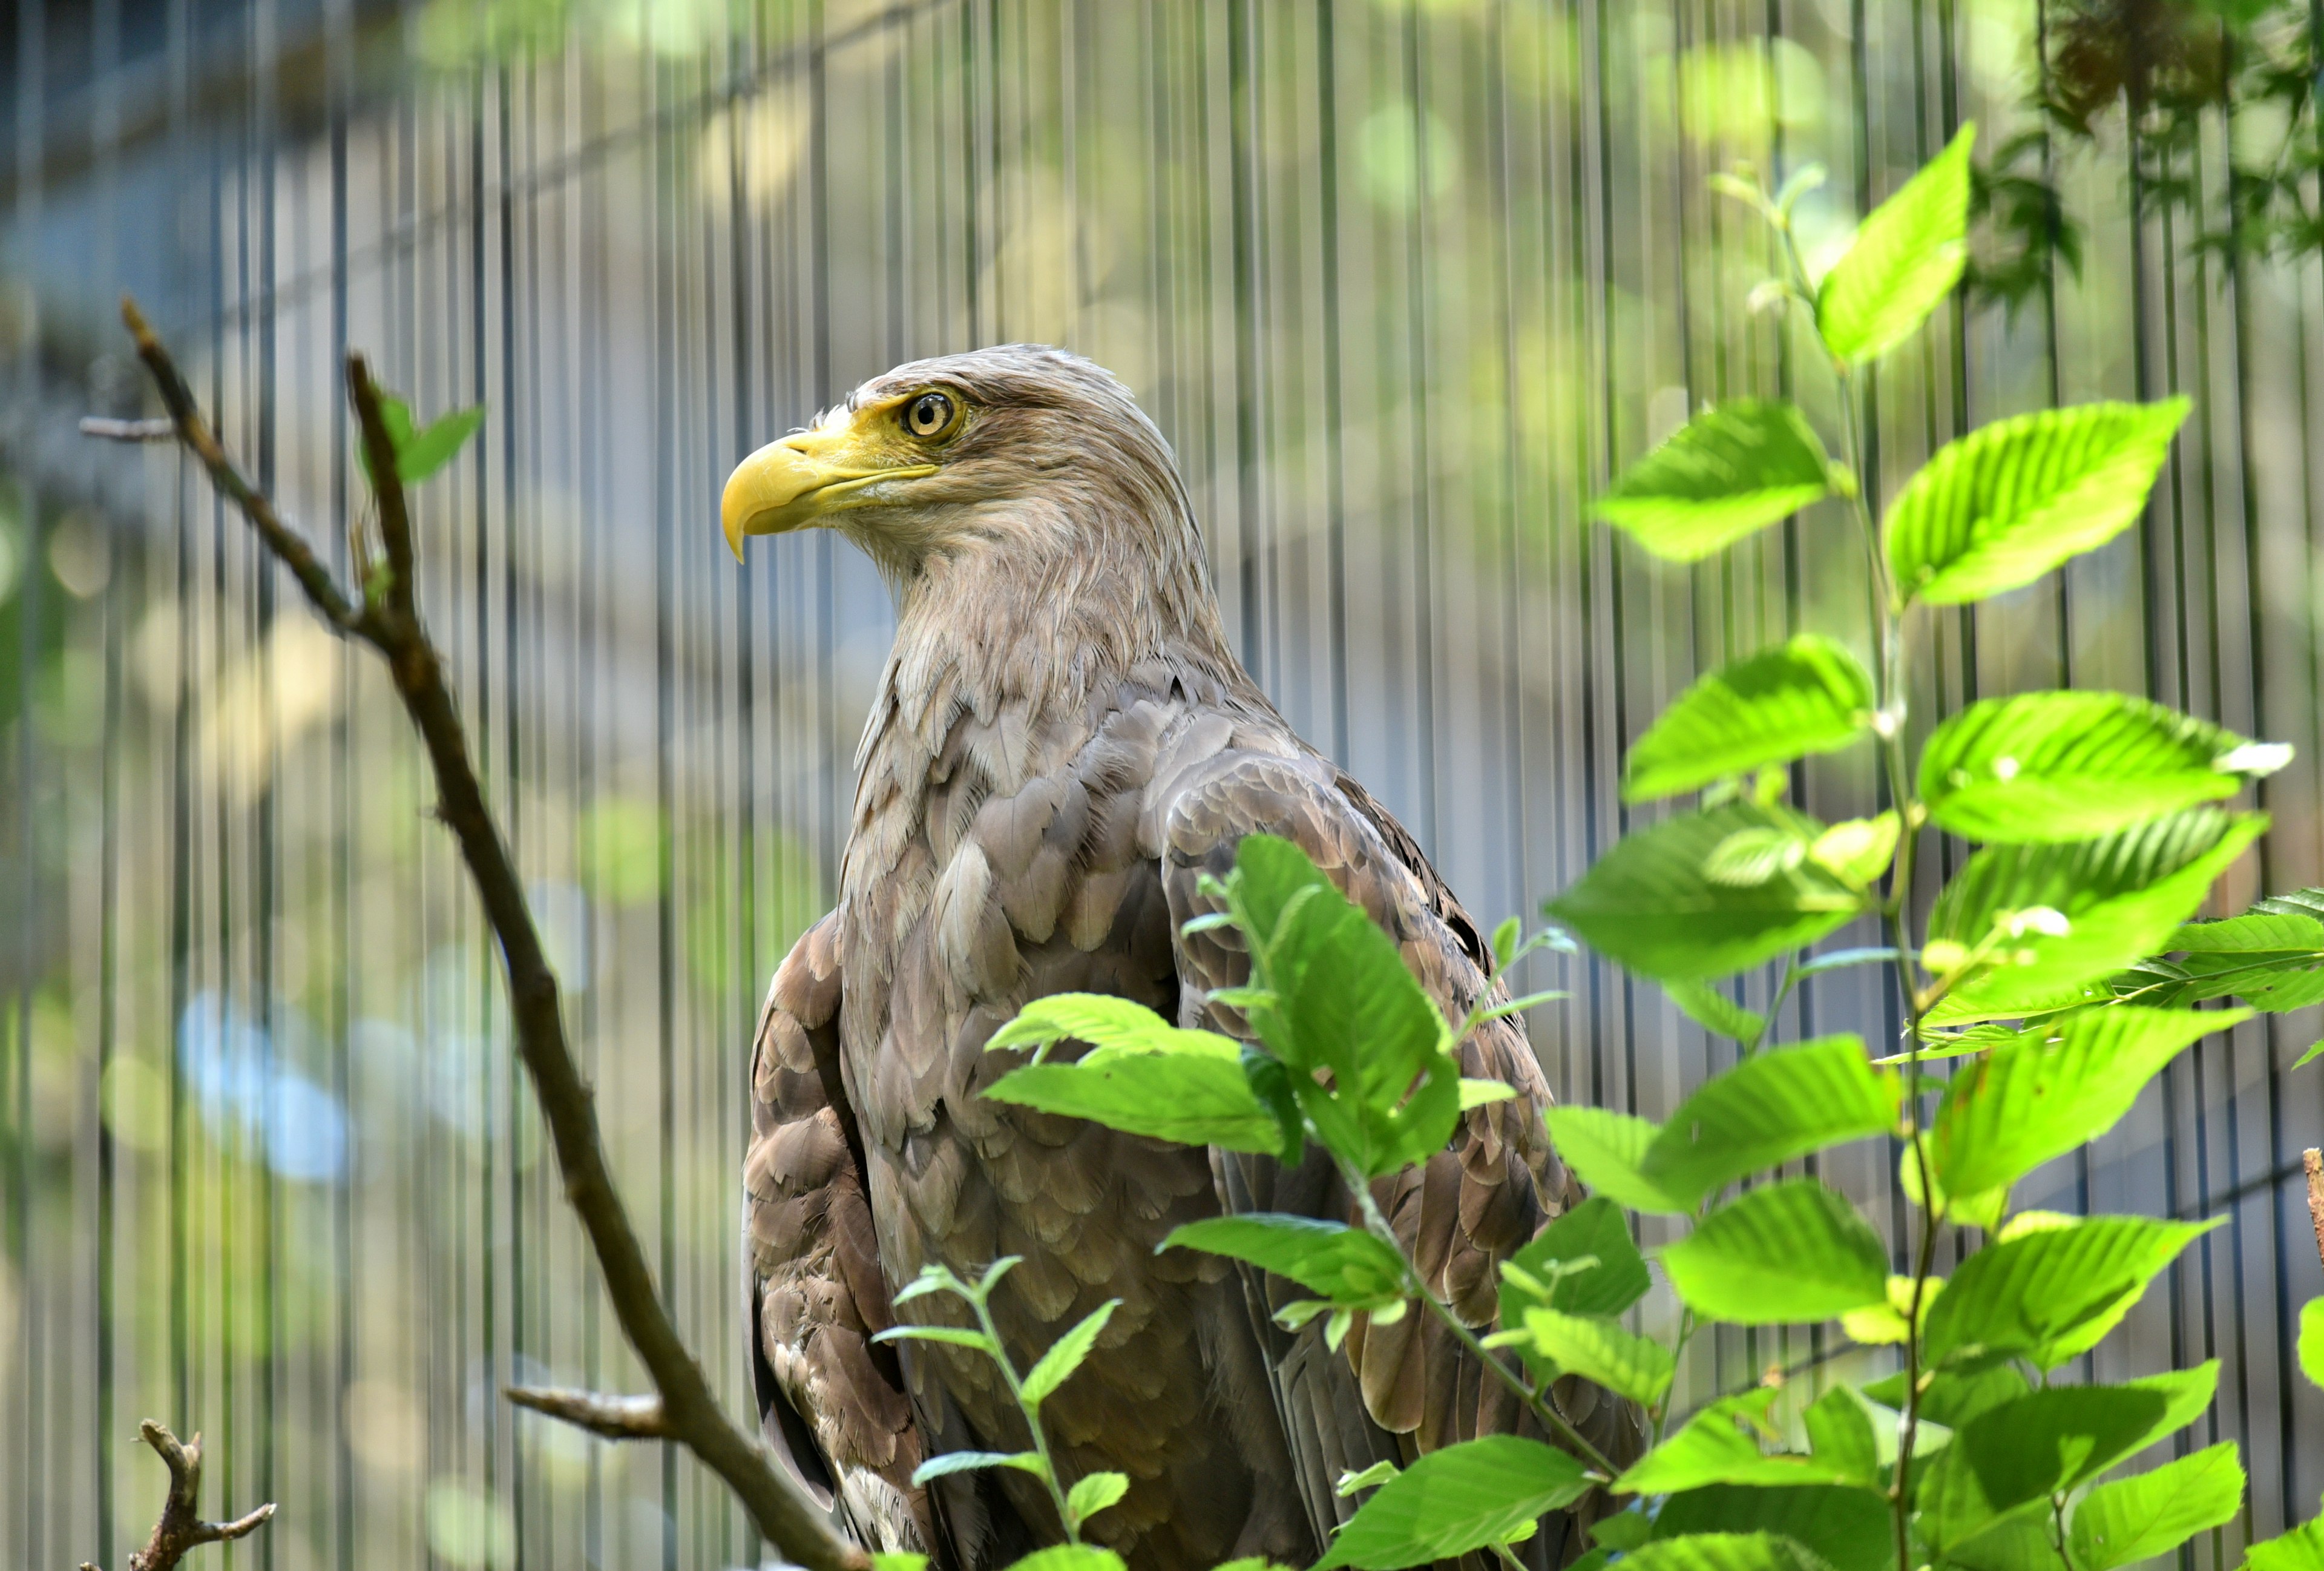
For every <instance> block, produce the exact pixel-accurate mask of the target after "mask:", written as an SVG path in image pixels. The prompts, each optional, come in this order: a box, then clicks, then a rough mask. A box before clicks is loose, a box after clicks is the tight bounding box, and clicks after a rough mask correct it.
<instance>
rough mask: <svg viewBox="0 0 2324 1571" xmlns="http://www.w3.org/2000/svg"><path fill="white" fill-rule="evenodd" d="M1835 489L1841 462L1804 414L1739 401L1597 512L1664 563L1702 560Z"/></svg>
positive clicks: (1659, 451)
mask: <svg viewBox="0 0 2324 1571" xmlns="http://www.w3.org/2000/svg"><path fill="white" fill-rule="evenodd" d="M1830 492H1831V461H1830V460H1829V459H1828V458H1826V457H1825V456H1824V450H1823V444H1822V443H1821V442H1820V441H1818V440H1817V439H1816V434H1815V431H1814V430H1813V429H1812V428H1811V427H1810V426H1809V424H1808V422H1807V420H1806V418H1805V417H1804V416H1803V415H1802V414H1801V413H1800V411H1798V410H1797V409H1796V408H1794V406H1793V405H1791V404H1788V403H1784V402H1775V401H1766V400H1760V399H1756V398H1737V399H1730V400H1729V401H1728V402H1725V403H1721V404H1720V405H1718V406H1716V407H1715V408H1711V409H1706V410H1704V411H1702V412H1701V413H1700V414H1698V415H1696V416H1695V417H1694V418H1693V419H1692V420H1689V421H1687V422H1686V424H1684V425H1683V426H1681V427H1680V428H1679V429H1678V430H1675V431H1674V432H1672V433H1671V435H1670V436H1669V437H1668V438H1667V439H1665V440H1664V442H1663V443H1662V445H1661V446H1660V447H1657V448H1655V449H1654V450H1653V451H1652V452H1650V453H1648V454H1646V456H1645V457H1642V458H1640V459H1639V460H1638V461H1637V463H1635V464H1633V465H1631V466H1630V467H1628V469H1626V470H1624V471H1623V472H1622V476H1621V478H1620V479H1618V481H1616V482H1615V484H1614V488H1613V489H1612V490H1611V491H1609V492H1608V493H1607V494H1605V495H1603V496H1600V498H1599V499H1598V501H1597V503H1596V504H1594V505H1593V506H1592V507H1591V513H1594V514H1595V515H1596V516H1597V517H1599V518H1601V519H1603V520H1605V521H1606V522H1608V523H1610V524H1614V525H1616V526H1618V527H1619V528H1621V529H1624V530H1627V531H1629V533H1630V536H1631V538H1633V539H1635V540H1636V541H1637V542H1638V543H1639V544H1640V545H1642V546H1644V547H1646V550H1650V551H1652V552H1653V553H1654V554H1655V555H1656V556H1658V557H1661V558H1663V559H1665V560H1668V561H1674V562H1692V561H1696V560H1699V559H1701V558H1703V557H1707V556H1709V555H1711V552H1713V551H1715V550H1720V548H1722V547H1724V546H1729V545H1732V544H1733V543H1734V542H1735V541H1738V540H1741V539H1742V538H1743V537H1744V536H1746V535H1748V534H1753V533H1756V532H1757V531H1760V530H1762V529H1765V528H1766V527H1767V525H1769V524H1771V523H1775V522H1779V521H1780V520H1782V519H1784V518H1788V517H1789V516H1791V515H1792V514H1793V513H1797V512H1798V511H1799V510H1800V509H1801V508H1803V507H1805V506H1807V505H1808V504H1810V503H1812V502H1815V501H1818V500H1820V499H1821V498H1822V497H1824V496H1825V495H1827V494H1830Z"/></svg>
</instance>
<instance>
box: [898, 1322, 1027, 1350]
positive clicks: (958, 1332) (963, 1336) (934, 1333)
mask: <svg viewBox="0 0 2324 1571" xmlns="http://www.w3.org/2000/svg"><path fill="white" fill-rule="evenodd" d="M871 1340H872V1341H874V1342H943V1343H947V1344H949V1345H952V1346H954V1347H973V1348H975V1349H976V1350H977V1351H978V1352H979V1353H985V1354H997V1352H998V1349H996V1348H995V1347H994V1346H993V1343H992V1338H991V1337H990V1336H987V1335H985V1334H984V1333H983V1332H982V1331H970V1330H967V1329H965V1328H964V1327H962V1326H889V1327H888V1328H887V1329H886V1330H885V1331H879V1332H874V1333H873V1334H872V1336H871Z"/></svg>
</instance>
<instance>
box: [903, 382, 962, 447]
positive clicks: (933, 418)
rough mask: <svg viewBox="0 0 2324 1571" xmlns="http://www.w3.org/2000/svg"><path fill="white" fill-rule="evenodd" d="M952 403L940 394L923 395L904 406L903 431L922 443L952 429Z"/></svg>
mask: <svg viewBox="0 0 2324 1571" xmlns="http://www.w3.org/2000/svg"><path fill="white" fill-rule="evenodd" d="M953 412H954V411H953V402H952V400H951V399H949V398H947V397H946V396H945V394H943V393H922V394H920V395H919V397H918V398H916V399H914V400H912V402H909V403H908V404H906V405H905V406H904V429H905V430H908V431H909V432H911V433H912V434H913V435H914V436H916V437H918V438H919V439H921V440H923V441H927V440H929V439H933V438H936V437H940V436H943V435H944V434H945V432H946V431H948V430H951V429H952V422H953Z"/></svg>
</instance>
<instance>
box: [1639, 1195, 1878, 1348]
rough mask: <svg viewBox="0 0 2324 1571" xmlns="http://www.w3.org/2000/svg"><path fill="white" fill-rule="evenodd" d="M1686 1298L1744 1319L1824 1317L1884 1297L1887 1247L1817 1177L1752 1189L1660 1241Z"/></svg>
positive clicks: (1722, 1316)
mask: <svg viewBox="0 0 2324 1571" xmlns="http://www.w3.org/2000/svg"><path fill="white" fill-rule="evenodd" d="M1662 1262H1663V1269H1664V1270H1665V1271H1667V1272H1669V1273H1670V1280H1671V1286H1672V1287H1673V1288H1674V1289H1676V1291H1677V1293H1678V1296H1679V1298H1680V1300H1681V1301H1682V1302H1683V1303H1685V1304H1686V1305H1688V1306H1689V1307H1690V1308H1692V1309H1693V1310H1694V1311H1695V1312H1696V1313H1697V1314H1699V1315H1707V1316H1709V1317H1711V1318H1713V1319H1719V1320H1726V1321H1730V1322H1732V1323H1734V1324H1736V1325H1738V1326H1775V1325H1783V1324H1785V1323H1789V1322H1794V1321H1813V1320H1826V1319H1830V1318H1831V1317H1834V1316H1836V1315H1840V1314H1843V1313H1845V1312H1846V1311H1848V1310H1849V1309H1853V1308H1857V1307H1858V1305H1862V1304H1877V1303H1880V1302H1882V1301H1884V1299H1885V1298H1886V1294H1887V1290H1888V1252H1887V1249H1886V1246H1885V1245H1884V1244H1882V1243H1881V1242H1880V1235H1879V1234H1877V1233H1875V1232H1874V1231H1873V1230H1872V1227H1871V1224H1868V1223H1867V1222H1866V1221H1865V1220H1864V1218H1863V1217H1861V1216H1859V1215H1857V1214H1856V1208H1855V1207H1854V1206H1850V1205H1849V1203H1848V1201H1847V1200H1846V1199H1845V1198H1844V1197H1841V1196H1840V1194H1839V1193H1838V1192H1836V1191H1834V1190H1832V1189H1831V1188H1829V1187H1826V1186H1825V1185H1823V1184H1822V1183H1821V1182H1819V1181H1818V1180H1816V1179H1814V1178H1791V1179H1786V1180H1784V1182H1782V1183H1779V1184H1769V1185H1767V1186H1766V1187H1763V1188H1757V1189H1753V1190H1751V1191H1750V1192H1749V1193H1748V1194H1746V1195H1744V1196H1742V1197H1739V1198H1738V1199H1737V1200H1735V1201H1734V1202H1732V1203H1731V1204H1729V1205H1727V1206H1721V1207H1720V1208H1719V1209H1718V1210H1716V1211H1713V1212H1712V1213H1711V1215H1708V1216H1706V1217H1704V1218H1703V1219H1702V1221H1701V1224H1698V1225H1697V1226H1696V1228H1695V1230H1694V1231H1693V1232H1692V1233H1691V1234H1688V1235H1687V1236H1686V1237H1685V1238H1683V1239H1681V1240H1679V1241H1678V1242H1677V1243H1673V1244H1670V1245H1667V1246H1666V1247H1665V1248H1664V1250H1663V1251H1662Z"/></svg>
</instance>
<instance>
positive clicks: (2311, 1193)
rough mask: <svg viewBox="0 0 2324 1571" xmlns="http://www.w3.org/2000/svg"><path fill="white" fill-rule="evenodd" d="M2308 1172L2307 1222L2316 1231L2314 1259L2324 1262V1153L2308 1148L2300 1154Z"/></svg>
mask: <svg viewBox="0 0 2324 1571" xmlns="http://www.w3.org/2000/svg"><path fill="white" fill-rule="evenodd" d="M2300 1165H2301V1167H2302V1168H2304V1169H2307V1171H2308V1220H2309V1222H2310V1224H2313V1226H2314V1227H2315V1229H2316V1258H2317V1259H2318V1260H2319V1261H2324V1151H2319V1150H2318V1149H2317V1148H2316V1147H2314V1146H2310V1147H2309V1148H2308V1149H2307V1150H2306V1151H2301V1153H2300Z"/></svg>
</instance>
